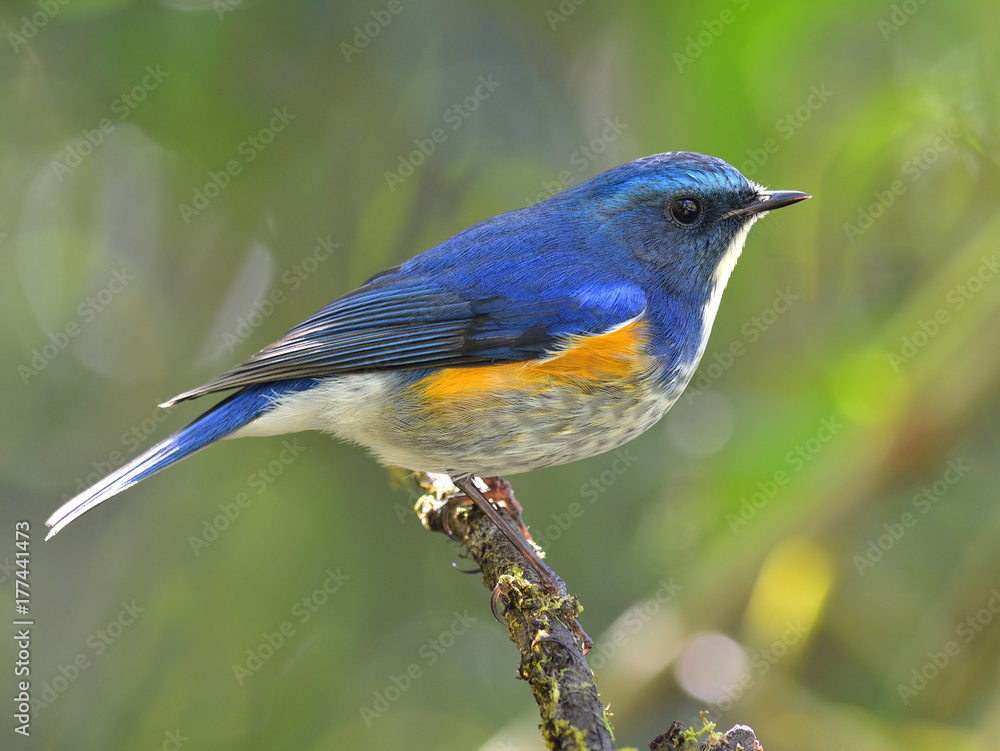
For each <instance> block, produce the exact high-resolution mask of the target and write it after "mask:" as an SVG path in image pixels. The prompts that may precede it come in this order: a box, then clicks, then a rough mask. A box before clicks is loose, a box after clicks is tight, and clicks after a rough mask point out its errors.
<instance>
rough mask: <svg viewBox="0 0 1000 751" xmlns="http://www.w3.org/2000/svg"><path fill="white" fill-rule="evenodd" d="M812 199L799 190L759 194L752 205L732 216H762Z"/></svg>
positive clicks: (770, 191) (751, 200)
mask: <svg viewBox="0 0 1000 751" xmlns="http://www.w3.org/2000/svg"><path fill="white" fill-rule="evenodd" d="M807 198H812V196H811V195H809V194H808V193H800V192H799V191H797V190H768V191H764V192H763V193H758V194H757V195H756V196H754V197H753V198H751V199H750V203H748V204H747V205H746V206H744V207H743V208H742V209H736V210H735V211H731V212H730V214H729V215H730V216H751V215H752V214H761V213H763V212H765V211H774V210H775V209H780V208H782V207H784V206H791V205H792V204H793V203H798V202H799V201H804V200H806V199H807Z"/></svg>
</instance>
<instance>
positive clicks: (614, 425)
mask: <svg viewBox="0 0 1000 751" xmlns="http://www.w3.org/2000/svg"><path fill="white" fill-rule="evenodd" d="M805 198H809V196H808V195H807V194H805V193H799V192H793V191H771V190H767V189H765V188H763V187H762V186H760V185H758V184H756V183H754V182H752V181H750V180H747V179H746V178H745V177H744V176H743V175H741V174H740V173H739V171H737V170H736V169H735V168H733V167H732V166H731V165H729V164H727V163H726V162H724V161H722V160H721V159H717V158H714V157H710V156H705V155H703V154H696V153H690V152H669V153H665V154H656V155H654V156H649V157H645V158H643V159H638V160H636V161H634V162H629V163H628V164H623V165H621V166H619V167H615V168H614V169H611V170H609V171H607V172H605V173H603V174H601V175H598V176H597V177H594V178H593V179H591V180H588V181H587V182H584V183H582V184H580V185H577V186H575V187H572V188H570V189H568V190H566V191H564V192H562V193H560V194H558V195H556V196H553V197H552V198H549V199H548V200H546V201H543V202H541V203H538V204H536V205H534V206H530V207H528V208H524V209H520V210H518V211H512V212H509V213H507V214H502V215H500V216H496V217H494V218H492V219H487V220H486V221H483V222H480V223H479V224H476V225H474V226H472V227H469V228H468V229H466V230H464V231H462V232H460V233H458V234H457V235H455V236H454V237H451V238H449V239H448V240H446V241H445V242H443V243H441V244H440V245H438V246H437V247H435V248H432V249H431V250H428V251H426V252H424V253H421V254H419V255H417V256H415V257H413V258H411V259H410V260H408V261H406V262H405V263H403V264H401V265H399V266H396V267H394V268H391V269H388V270H386V271H383V272H382V273H380V274H378V275H376V276H374V277H372V278H371V279H369V280H368V281H367V282H366V283H364V284H363V285H361V286H360V287H359V288H358V289H356V290H354V291H353V292H350V293H348V294H347V295H345V296H343V297H341V298H340V299H339V300H336V301H335V302H333V303H331V304H330V305H328V306H326V307H325V308H323V309H322V310H320V311H319V312H318V313H316V314H315V315H314V316H312V317H311V318H308V319H306V320H305V321H303V322H302V323H300V324H299V325H298V326H296V327H295V328H293V329H292V330H291V331H289V332H288V333H287V334H285V335H284V336H283V337H282V338H281V339H279V340H278V341H277V342H275V343H274V344H272V345H270V346H268V347H265V348H264V349H262V350H261V351H260V352H258V353H257V354H255V355H254V356H253V357H251V358H250V359H248V360H246V361H245V362H243V363H241V364H239V365H237V366H236V367H235V368H233V369H232V370H229V371H227V372H225V373H223V374H222V375H220V376H217V377H216V378H214V379H212V380H211V381H209V382H208V383H206V384H205V385H203V386H200V387H198V388H196V389H192V390H190V391H185V392H184V393H182V394H179V395H178V396H176V397H174V398H173V399H171V400H169V401H168V402H166V403H165V404H164V405H161V406H166V405H172V404H176V403H178V402H182V401H186V400H188V399H194V398H196V397H200V396H204V395H207V394H212V393H216V392H224V391H231V392H233V393H232V394H231V395H230V396H229V397H228V398H226V399H224V400H223V401H222V402H220V403H219V404H217V405H216V406H215V407H213V408H211V409H210V410H208V411H207V412H205V413H204V414H203V415H202V416H201V417H199V418H198V419H196V420H195V421H194V422H192V423H191V424H190V425H188V426H187V427H186V428H184V429H182V430H180V431H179V432H177V433H175V434H174V435H172V436H170V437H169V438H167V439H165V440H164V441H162V442H161V443H159V444H157V445H156V446H154V447H153V448H151V449H150V450H149V451H147V452H145V453H144V454H142V455H141V456H139V457H137V458H136V459H134V460H133V461H131V462H130V463H128V464H127V465H125V466H123V467H121V468H120V469H118V470H117V471H115V472H113V473H111V474H110V475H108V476H107V477H105V478H104V479H103V480H101V481H100V482H98V483H96V484H95V485H94V486H93V487H91V488H89V489H87V490H85V491H84V492H82V493H80V494H79V495H77V496H76V497H75V498H73V499H71V500H70V501H68V502H67V503H66V504H65V505H63V506H62V507H61V508H60V509H59V510H58V511H56V512H55V513H54V514H53V515H52V517H51V518H50V519H49V520H48V521H47V522H46V524H47V525H48V526H49V527H51V530H50V532H49V537H52V535H54V534H56V533H57V532H58V531H59V530H61V529H62V528H63V527H65V526H66V525H67V524H69V523H70V522H71V521H73V520H74V519H76V518H77V517H79V516H80V515H81V514H83V513H85V512H87V511H89V510H90V509H92V508H94V507H95V506H96V505H98V504H99V503H101V502H103V501H105V500H107V499H108V498H110V497H112V496H114V495H116V494H118V493H120V492H121V491H123V490H125V489H126V488H128V487H131V486H132V485H134V484H136V483H137V482H139V481H140V480H143V479H145V478H147V477H149V476H150V475H152V474H154V473H155V472H158V471H160V470H161V469H163V468H165V467H167V466H169V465H171V464H173V463H175V462H177V461H180V460H181V459H183V458H184V457H186V456H190V455H191V454H193V453H194V452H196V451H198V450H200V449H202V448H204V447H205V446H207V445H209V444H210V443H213V442H215V441H217V440H219V439H221V438H238V437H243V436H266V435H276V434H281V433H290V432H294V431H300V430H322V431H326V432H329V433H332V434H334V435H335V436H337V437H338V438H341V439H343V440H346V441H350V442H352V443H356V444H359V445H361V446H365V447H366V448H368V450H369V451H370V452H371V453H372V454H374V455H375V457H376V458H377V459H378V460H379V461H381V462H383V463H384V464H387V465H393V466H398V467H404V468H407V469H411V470H419V471H424V472H439V473H446V474H448V475H450V476H451V477H452V478H453V479H454V480H455V481H456V484H458V486H459V487H460V488H461V489H462V490H463V491H464V492H466V494H467V495H470V496H473V495H475V494H479V491H478V489H476V486H475V485H474V484H472V483H471V481H470V480H471V478H472V477H473V476H477V475H478V476H493V475H508V474H516V473H519V472H527V471H530V470H533V469H537V468H540V467H548V466H552V465H555V464H562V463H564V462H570V461H575V460H577V459H584V458H587V457H590V456H593V455H595V454H599V453H602V452H605V451H609V450H611V449H614V448H616V447H618V446H620V445H621V444H623V443H625V442H626V441H629V440H631V439H632V438H635V437H636V436H637V435H639V434H640V433H642V432H643V431H645V430H647V429H648V428H649V427H650V426H651V425H653V424H654V423H656V421H657V420H659V419H660V418H661V417H662V416H663V415H664V413H665V412H666V411H667V410H668V409H669V408H670V406H671V405H672V404H673V403H674V402H675V401H676V400H677V398H678V397H679V396H680V394H681V392H682V391H683V390H684V387H685V386H686V385H687V384H688V382H689V381H690V380H691V377H692V375H693V374H694V372H695V369H696V368H697V366H698V362H699V360H700V358H701V356H702V353H703V352H704V351H705V346H706V343H707V341H708V337H709V333H710V332H711V329H712V322H713V321H714V319H715V314H716V311H717V310H718V307H719V301H720V299H721V297H722V292H723V290H724V289H725V286H726V283H727V281H728V280H729V276H730V274H731V272H732V270H733V267H734V266H735V265H736V261H737V259H738V258H739V255H740V252H741V251H742V249H743V244H744V241H745V239H746V236H747V233H748V232H749V230H750V228H751V226H753V224H754V222H755V221H756V220H757V219H759V218H760V217H761V216H763V215H764V214H765V213H766V212H768V211H773V210H774V209H778V208H781V207H783V206H789V205H791V204H793V203H796V202H798V201H801V200H803V199H805ZM479 495H480V498H479V499H477V498H475V497H473V500H474V501H476V502H477V504H479V505H480V506H481V507H482V506H483V504H485V505H486V506H490V504H489V503H488V502H487V501H486V500H485V498H482V496H481V494H479ZM490 510H492V506H490ZM484 511H487V513H489V510H487V509H486V508H484ZM494 513H495V511H494ZM491 518H494V520H496V517H494V516H493V514H491ZM505 531H506V532H507V533H508V536H510V530H505ZM515 534H516V533H515ZM512 541H513V538H512ZM515 543H517V541H515ZM519 547H521V550H522V552H525V554H526V555H529V554H531V553H533V551H530V548H529V549H527V550H525V547H524V546H521V545H519Z"/></svg>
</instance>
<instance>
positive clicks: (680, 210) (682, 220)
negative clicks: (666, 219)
mask: <svg viewBox="0 0 1000 751" xmlns="http://www.w3.org/2000/svg"><path fill="white" fill-rule="evenodd" d="M670 216H672V217H673V218H674V220H675V221H676V222H677V223H678V224H683V225H686V226H689V225H692V224H694V223H695V222H697V221H698V220H699V219H700V218H701V203H700V202H699V201H698V199H697V198H694V197H693V196H681V197H680V198H675V199H674V200H673V201H671V202H670Z"/></svg>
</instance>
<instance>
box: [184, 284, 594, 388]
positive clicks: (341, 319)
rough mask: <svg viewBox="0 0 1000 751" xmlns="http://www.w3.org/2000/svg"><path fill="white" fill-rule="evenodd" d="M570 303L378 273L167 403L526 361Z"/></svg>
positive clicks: (556, 334) (557, 330) (549, 344)
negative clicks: (478, 292) (333, 379)
mask: <svg viewBox="0 0 1000 751" xmlns="http://www.w3.org/2000/svg"><path fill="white" fill-rule="evenodd" d="M567 307H572V306H571V305H570V304H568V303H567V301H565V300H557V301H544V300H543V301H537V302H533V303H531V304H524V303H517V304H515V303H512V302H511V301H509V300H504V299H502V298H499V297H491V298H484V299H478V300H477V299H471V300H470V299H466V298H464V297H463V296H461V295H459V294H457V293H455V292H451V291H448V290H445V289H442V288H441V287H440V286H439V285H437V284H435V283H434V281H433V280H432V279H430V278H428V277H426V276H408V275H404V274H388V275H384V276H383V275H380V276H379V277H376V278H375V279H373V280H372V281H371V282H369V283H368V284H366V285H365V286H363V287H361V288H359V289H358V290H356V291H355V292H352V293H350V294H348V295H346V296H345V297H342V298H341V299H339V300H337V301H336V302H334V303H331V304H330V305H328V306H327V307H325V308H323V309H322V310H320V311H319V312H318V313H316V314H315V315H314V316H312V317H310V318H308V319H306V320H305V321H303V322H302V323H300V324H299V325H298V326H296V327H295V328H293V329H292V330H291V331H289V332H288V333H287V334H285V335H284V336H283V337H282V338H281V339H279V340H278V341H277V342H275V343H274V344H272V345H270V346H268V347H265V348H264V349H262V350H261V351H260V352H258V353H257V354H255V355H254V356H253V357H251V358H250V359H248V360H246V361H244V362H243V363H241V364H239V365H237V366H236V367H235V368H233V369H232V370H229V371H227V372H225V373H223V374H222V375H219V376H217V377H216V378H213V379H212V380H211V381H209V382H208V383H206V384H205V385H203V386H200V387H198V388H196V389H192V390H191V391H186V392H184V393H182V394H179V395H178V396H175V397H174V398H173V399H171V400H170V401H169V402H165V403H164V404H165V405H170V404H176V403H177V402H181V401H184V400H186V399H193V398H195V397H198V396H202V395H204V394H210V393H212V392H216V391H226V390H229V389H236V388H245V387H247V386H251V385H254V384H258V383H265V382H269V381H281V380H288V379H294V378H310V377H317V378H318V377H325V376H331V375H338V374H344V373H352V372H358V371H365V370H366V371H370V370H399V369H412V368H424V367H435V366H444V365H481V364H486V363H490V362H497V361H514V360H531V359H534V358H538V357H542V356H544V355H545V354H546V353H547V352H550V351H551V350H552V349H553V348H555V346H556V345H557V343H558V341H559V338H560V337H561V336H563V335H565V333H567V331H566V330H565V327H564V326H563V325H560V321H564V320H565V319H566V317H567V316H566V310H565V309H566V308H567ZM539 321H548V322H551V325H549V326H546V325H542V324H540V323H539ZM572 328H574V329H575V328H577V327H576V326H574V327H572ZM602 328H603V327H602Z"/></svg>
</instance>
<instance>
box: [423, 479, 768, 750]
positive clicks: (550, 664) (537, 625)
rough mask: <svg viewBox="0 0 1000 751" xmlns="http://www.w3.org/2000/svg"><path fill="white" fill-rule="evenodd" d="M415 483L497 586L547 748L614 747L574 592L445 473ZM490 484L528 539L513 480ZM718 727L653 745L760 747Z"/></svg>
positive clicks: (747, 735)
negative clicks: (546, 579) (547, 585)
mask: <svg viewBox="0 0 1000 751" xmlns="http://www.w3.org/2000/svg"><path fill="white" fill-rule="evenodd" d="M417 482H418V483H419V484H420V486H421V487H422V488H424V489H425V490H426V491H427V493H426V494H425V495H423V496H421V498H420V499H419V500H418V501H417V504H416V511H417V514H418V516H419V517H420V520H421V522H423V524H424V526H425V527H427V529H430V530H431V531H435V532H442V533H444V534H446V535H448V536H449V537H451V538H452V539H453V540H456V541H458V542H461V543H462V544H464V545H465V546H466V548H467V549H468V552H469V555H470V556H471V557H472V559H473V560H474V561H475V562H476V563H477V564H478V566H479V568H480V569H481V571H482V575H483V583H484V584H485V585H486V587H487V588H488V589H491V590H493V604H494V607H495V609H496V606H497V605H502V608H503V617H504V619H505V620H506V625H507V629H508V631H509V633H510V639H511V641H513V642H514V644H515V645H516V646H517V648H518V651H520V653H521V665H520V668H519V671H518V672H519V675H520V677H521V678H522V679H523V680H525V681H527V682H528V684H529V685H530V686H531V690H532V693H533V694H534V696H535V701H536V702H537V704H538V709H539V712H540V714H541V720H542V723H541V726H540V727H541V730H542V736H543V737H544V739H545V744H546V746H547V747H548V748H549V749H553V751H585V750H586V751H615V745H614V735H613V732H612V730H611V722H610V718H609V716H608V713H607V711H606V710H605V708H604V705H603V704H602V703H601V697H600V695H599V694H598V692H597V685H596V678H595V676H594V673H593V672H592V671H591V670H590V666H589V665H588V664H587V660H586V657H585V656H584V655H585V649H589V647H590V639H589V637H588V636H587V635H586V633H585V632H584V631H583V628H582V627H581V626H580V622H579V616H580V612H581V610H582V608H581V607H580V603H579V601H578V600H577V598H576V597H572V596H570V595H569V594H568V593H567V592H566V587H565V585H564V584H563V583H562V581H561V580H557V591H556V592H551V591H546V589H544V588H543V587H541V586H540V579H539V575H538V573H537V572H536V571H535V570H534V568H532V567H531V566H528V565H526V564H525V561H524V559H523V558H522V557H521V554H520V553H518V551H517V550H516V549H515V548H514V546H513V545H511V543H510V541H509V540H508V539H507V537H506V536H505V535H504V534H503V533H502V532H501V531H500V530H499V529H498V528H497V527H496V525H495V524H494V523H493V522H492V521H490V520H489V519H488V518H487V517H486V516H485V515H484V514H483V513H482V512H481V511H480V510H479V509H477V508H476V507H475V506H473V505H471V504H470V503H468V501H467V499H466V497H465V496H464V495H463V494H461V493H459V492H458V491H457V490H456V488H455V487H454V485H452V484H451V482H450V481H449V480H447V478H444V477H442V476H436V475H434V476H432V475H425V474H418V475H417ZM485 483H486V485H487V490H486V491H484V492H485V495H486V496H487V498H489V499H490V500H491V501H493V502H494V503H495V504H497V505H498V506H499V507H500V509H501V512H502V513H504V514H505V515H506V516H507V517H508V518H509V519H510V520H511V521H512V523H513V524H514V526H515V527H520V528H521V529H522V530H523V531H524V533H525V536H526V537H527V539H528V540H529V541H531V537H530V536H529V535H528V534H527V529H525V527H524V525H523V523H522V522H521V513H520V512H521V507H520V505H519V504H518V503H517V500H516V499H515V498H514V494H513V492H512V490H511V487H510V485H509V484H508V483H507V482H505V481H503V480H501V479H499V478H487V479H486V480H485ZM532 544H534V543H533V542H532ZM535 547H536V548H537V546H535ZM538 550H539V553H540V554H541V549H540V548H538ZM713 727H714V726H711V725H710V724H709V723H706V726H705V727H704V728H702V730H700V731H698V732H697V733H695V732H694V731H692V730H686V729H685V728H684V727H683V725H681V724H680V723H674V724H673V725H671V727H670V730H668V731H667V733H664V734H663V735H661V736H659V737H658V738H657V739H656V740H655V741H653V743H650V744H649V745H650V748H651V749H653V751H659V750H660V749H685V750H686V749H691V751H694V750H695V749H699V750H702V751H737V749H742V751H762V749H761V748H760V745H759V744H757V741H756V738H754V736H753V731H752V730H750V729H749V728H746V727H744V726H737V727H735V728H733V729H732V730H730V731H729V732H728V733H726V734H725V736H722V735H720V734H718V733H714V732H712V730H713ZM703 735H704V736H705V737H702V736H703ZM730 736H732V739H731V742H730V740H729V739H730Z"/></svg>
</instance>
